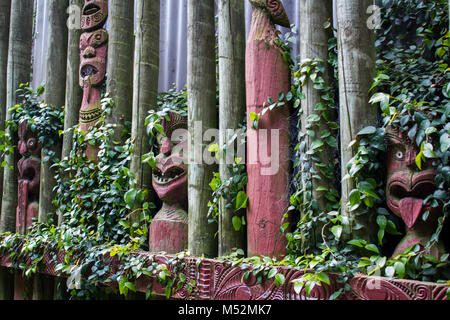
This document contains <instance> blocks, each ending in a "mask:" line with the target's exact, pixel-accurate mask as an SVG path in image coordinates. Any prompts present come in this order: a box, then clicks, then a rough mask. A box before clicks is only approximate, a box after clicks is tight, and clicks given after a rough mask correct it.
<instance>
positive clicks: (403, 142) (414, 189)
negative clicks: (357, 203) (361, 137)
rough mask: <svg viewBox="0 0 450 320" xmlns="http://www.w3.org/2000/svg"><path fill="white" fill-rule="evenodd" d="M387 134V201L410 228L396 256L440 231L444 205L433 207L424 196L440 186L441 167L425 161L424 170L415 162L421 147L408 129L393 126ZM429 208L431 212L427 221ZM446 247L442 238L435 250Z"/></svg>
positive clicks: (425, 242)
mask: <svg viewBox="0 0 450 320" xmlns="http://www.w3.org/2000/svg"><path fill="white" fill-rule="evenodd" d="M387 138H388V143H389V146H388V156H387V174H388V176H387V183H386V195H387V205H388V206H389V208H390V209H391V210H392V212H393V213H394V214H395V215H397V216H398V217H400V218H401V219H402V220H403V222H404V223H405V229H406V235H405V237H404V238H403V239H402V240H401V241H400V243H399V244H398V246H397V248H396V249H395V252H394V256H395V255H397V254H399V253H402V252H403V251H404V250H405V249H406V248H407V247H409V246H411V245H414V244H420V245H421V246H422V247H424V246H425V245H426V244H427V243H428V241H429V240H430V239H431V236H432V235H433V233H434V232H435V231H436V227H437V223H438V222H437V218H438V217H439V216H440V215H441V213H442V206H439V207H437V208H432V207H431V206H430V205H424V199H425V198H426V197H428V196H429V195H430V194H432V193H433V192H434V191H435V190H436V189H437V186H436V184H435V182H434V177H435V176H436V174H437V171H436V169H435V164H434V163H433V161H430V160H428V161H427V162H425V163H423V164H422V170H419V169H418V167H417V165H416V162H415V159H416V157H417V155H418V154H419V150H418V148H417V146H416V144H415V143H414V142H413V141H411V140H410V139H409V138H408V137H407V136H406V133H401V132H399V131H398V130H395V129H389V130H388V131H387ZM426 212H429V215H428V217H427V219H426V220H425V221H424V219H423V217H424V214H425V213H426ZM444 250H445V249H444V246H443V244H442V243H440V242H439V243H438V244H437V245H435V246H434V247H432V248H431V254H432V255H434V256H435V257H439V256H440V255H442V254H443V253H444Z"/></svg>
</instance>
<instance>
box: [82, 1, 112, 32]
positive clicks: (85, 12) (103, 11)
mask: <svg viewBox="0 0 450 320" xmlns="http://www.w3.org/2000/svg"><path fill="white" fill-rule="evenodd" d="M107 18H108V0H85V1H84V6H83V9H82V12H81V29H83V30H84V31H90V30H93V29H97V28H100V27H102V26H103V24H104V23H105V21H106V19H107Z"/></svg>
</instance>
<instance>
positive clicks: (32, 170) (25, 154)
mask: <svg viewBox="0 0 450 320" xmlns="http://www.w3.org/2000/svg"><path fill="white" fill-rule="evenodd" d="M18 146H19V153H20V154H21V155H22V158H21V159H20V160H19V162H18V164H17V168H18V171H19V178H20V179H21V180H28V181H29V184H28V192H32V191H35V192H37V191H38V190H39V182H40V181H39V179H40V171H41V162H40V159H39V158H40V154H41V143H40V142H39V141H38V139H36V137H35V136H34V135H33V133H32V132H31V130H30V129H29V128H28V122H26V121H24V122H22V123H21V124H20V125H19V143H18Z"/></svg>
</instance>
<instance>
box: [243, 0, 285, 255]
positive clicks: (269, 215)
mask: <svg viewBox="0 0 450 320" xmlns="http://www.w3.org/2000/svg"><path fill="white" fill-rule="evenodd" d="M251 3H252V5H253V13H252V23H251V27H250V34H249V36H248V40H247V47H246V59H245V60H246V61H245V69H246V70H245V73H246V76H245V78H246V80H245V81H246V87H247V117H248V118H247V173H248V185H247V194H248V196H249V200H248V208H247V246H248V247H247V249H248V255H265V256H271V257H278V258H281V257H282V256H284V255H285V253H286V242H287V241H286V238H285V236H284V235H283V234H282V233H281V232H280V227H281V224H282V219H283V215H284V214H285V213H286V212H287V209H288V207H289V190H288V187H289V178H290V163H289V161H290V159H289V140H290V134H289V117H290V110H289V107H288V105H285V106H284V107H279V108H277V109H274V110H273V111H268V112H266V113H265V114H264V115H262V116H261V117H260V119H259V124H258V130H255V129H254V128H253V126H252V123H253V121H251V120H250V116H251V114H252V112H253V113H255V114H259V113H262V110H263V104H264V103H267V99H268V98H269V97H270V98H272V99H273V100H274V101H277V100H278V97H279V94H280V92H283V93H284V95H286V94H287V93H288V91H290V69H289V66H288V63H287V62H286V61H284V59H283V52H282V50H281V48H280V47H279V46H278V45H277V44H276V38H277V37H278V35H277V32H276V28H275V24H278V25H282V26H284V27H289V26H290V23H289V18H288V17H287V15H286V12H285V10H284V8H283V5H282V2H281V1H280V0H268V1H266V0H258V1H254V0H252V1H251Z"/></svg>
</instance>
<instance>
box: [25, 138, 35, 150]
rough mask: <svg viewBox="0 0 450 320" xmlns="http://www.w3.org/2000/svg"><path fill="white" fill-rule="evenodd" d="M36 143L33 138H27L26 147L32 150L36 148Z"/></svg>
mask: <svg viewBox="0 0 450 320" xmlns="http://www.w3.org/2000/svg"><path fill="white" fill-rule="evenodd" d="M36 145H37V141H36V139H35V138H31V139H28V141H27V147H28V149H29V150H34V149H36Z"/></svg>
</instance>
